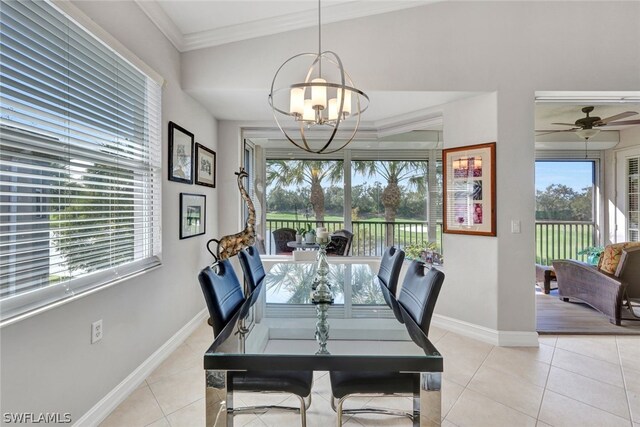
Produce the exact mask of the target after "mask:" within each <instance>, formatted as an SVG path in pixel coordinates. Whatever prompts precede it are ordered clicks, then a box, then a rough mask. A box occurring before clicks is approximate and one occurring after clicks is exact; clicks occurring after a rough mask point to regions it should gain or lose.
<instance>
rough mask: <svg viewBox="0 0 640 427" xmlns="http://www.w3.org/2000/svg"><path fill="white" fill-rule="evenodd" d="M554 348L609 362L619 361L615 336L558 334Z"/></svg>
mask: <svg viewBox="0 0 640 427" xmlns="http://www.w3.org/2000/svg"><path fill="white" fill-rule="evenodd" d="M556 348H561V349H564V350H568V351H571V352H573V353H578V354H582V355H583V356H589V357H593V358H596V359H600V360H604V361H605V362H610V363H619V358H618V346H617V345H616V338H615V337H612V336H602V335H581V336H575V335H573V336H565V335H562V336H559V337H558V341H557V343H556Z"/></svg>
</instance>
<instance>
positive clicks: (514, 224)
mask: <svg viewBox="0 0 640 427" xmlns="http://www.w3.org/2000/svg"><path fill="white" fill-rule="evenodd" d="M511 233H513V234H518V233H520V220H517V219H512V220H511Z"/></svg>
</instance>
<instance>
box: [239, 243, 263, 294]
mask: <svg viewBox="0 0 640 427" xmlns="http://www.w3.org/2000/svg"><path fill="white" fill-rule="evenodd" d="M238 259H239V260H240V266H242V272H243V273H244V279H245V280H246V281H247V285H248V286H249V292H253V291H254V290H255V289H256V288H257V287H258V285H259V284H260V283H262V281H263V280H264V277H265V276H266V273H265V271H264V266H263V265H262V260H261V259H260V253H259V251H258V248H257V246H249V247H248V248H245V249H243V250H241V251H240V252H238Z"/></svg>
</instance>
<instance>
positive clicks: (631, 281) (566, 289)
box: [553, 242, 640, 326]
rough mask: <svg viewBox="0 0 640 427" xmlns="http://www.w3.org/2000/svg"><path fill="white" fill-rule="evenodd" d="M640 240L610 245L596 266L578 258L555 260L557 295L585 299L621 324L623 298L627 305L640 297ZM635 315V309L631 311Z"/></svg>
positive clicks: (584, 300) (610, 318) (565, 299)
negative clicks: (639, 241) (576, 259)
mask: <svg viewBox="0 0 640 427" xmlns="http://www.w3.org/2000/svg"><path fill="white" fill-rule="evenodd" d="M638 249H640V243H638V242H626V243H616V244H612V245H608V246H606V247H605V250H604V252H603V254H602V256H601V257H600V262H599V263H598V266H597V267H594V266H591V265H589V264H586V263H584V262H580V261H575V260H555V261H553V268H554V270H555V272H556V277H557V280H558V296H559V297H560V299H562V300H563V301H565V302H568V301H569V300H571V299H575V300H579V301H581V302H584V303H586V304H588V305H590V306H591V307H593V308H595V309H596V310H598V311H599V312H601V313H602V314H604V315H605V316H607V317H608V318H609V322H611V323H613V324H615V325H618V326H619V325H620V322H621V310H622V307H623V301H626V306H627V308H629V307H631V306H632V303H633V302H634V301H637V300H638V298H640V289H639V288H640V286H639V285H638V284H639V283H640V266H639V264H640V251H639V250H638ZM630 311H631V312H632V314H633V315H634V316H635V313H634V312H633V310H630Z"/></svg>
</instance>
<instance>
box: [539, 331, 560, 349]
mask: <svg viewBox="0 0 640 427" xmlns="http://www.w3.org/2000/svg"><path fill="white" fill-rule="evenodd" d="M556 341H558V336H557V335H547V334H538V342H539V343H540V344H545V345H549V346H551V347H555V346H556Z"/></svg>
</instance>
